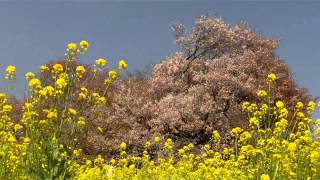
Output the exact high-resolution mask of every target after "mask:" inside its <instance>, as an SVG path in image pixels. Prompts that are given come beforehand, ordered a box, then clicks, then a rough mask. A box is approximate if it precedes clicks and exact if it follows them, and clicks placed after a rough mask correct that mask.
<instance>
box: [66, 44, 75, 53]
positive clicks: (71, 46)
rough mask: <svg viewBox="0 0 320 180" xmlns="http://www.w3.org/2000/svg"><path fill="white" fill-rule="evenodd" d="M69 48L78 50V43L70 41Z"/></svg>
mask: <svg viewBox="0 0 320 180" xmlns="http://www.w3.org/2000/svg"><path fill="white" fill-rule="evenodd" d="M67 50H71V51H76V50H77V44H76V43H69V44H68V48H67Z"/></svg>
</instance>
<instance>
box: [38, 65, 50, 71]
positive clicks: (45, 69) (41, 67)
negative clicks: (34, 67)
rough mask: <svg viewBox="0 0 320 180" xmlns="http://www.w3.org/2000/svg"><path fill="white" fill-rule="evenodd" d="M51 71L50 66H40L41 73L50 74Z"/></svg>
mask: <svg viewBox="0 0 320 180" xmlns="http://www.w3.org/2000/svg"><path fill="white" fill-rule="evenodd" d="M49 70H50V69H49V67H48V66H44V65H42V66H40V71H41V72H48V71H49Z"/></svg>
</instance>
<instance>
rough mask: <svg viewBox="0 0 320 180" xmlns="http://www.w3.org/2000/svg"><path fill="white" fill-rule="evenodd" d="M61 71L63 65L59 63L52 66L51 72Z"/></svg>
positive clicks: (57, 72)
mask: <svg viewBox="0 0 320 180" xmlns="http://www.w3.org/2000/svg"><path fill="white" fill-rule="evenodd" d="M62 72H63V66H62V65H61V64H55V65H53V66H52V73H55V74H59V73H62Z"/></svg>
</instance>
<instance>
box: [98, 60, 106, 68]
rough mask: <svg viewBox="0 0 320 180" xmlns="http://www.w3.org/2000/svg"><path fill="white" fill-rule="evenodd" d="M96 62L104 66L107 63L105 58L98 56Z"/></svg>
mask: <svg viewBox="0 0 320 180" xmlns="http://www.w3.org/2000/svg"><path fill="white" fill-rule="evenodd" d="M96 64H97V65H99V66H100V67H105V66H106V65H107V60H105V59H102V58H99V59H97V60H96Z"/></svg>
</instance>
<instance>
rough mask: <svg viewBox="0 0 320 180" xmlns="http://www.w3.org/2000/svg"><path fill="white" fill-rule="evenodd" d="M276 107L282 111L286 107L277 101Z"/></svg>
mask: <svg viewBox="0 0 320 180" xmlns="http://www.w3.org/2000/svg"><path fill="white" fill-rule="evenodd" d="M276 106H277V108H279V109H282V108H283V107H284V103H283V102H282V101H277V102H276Z"/></svg>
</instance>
